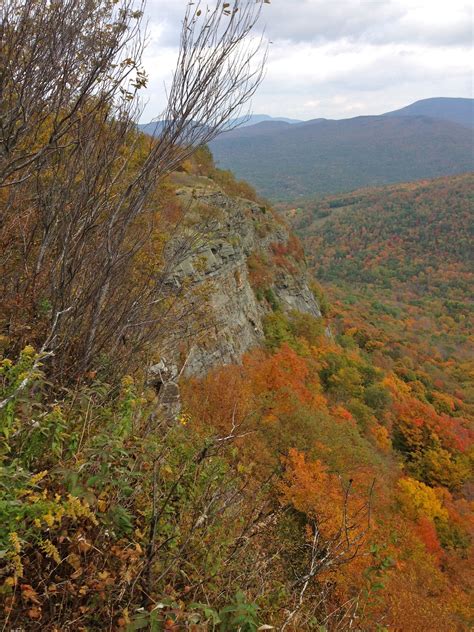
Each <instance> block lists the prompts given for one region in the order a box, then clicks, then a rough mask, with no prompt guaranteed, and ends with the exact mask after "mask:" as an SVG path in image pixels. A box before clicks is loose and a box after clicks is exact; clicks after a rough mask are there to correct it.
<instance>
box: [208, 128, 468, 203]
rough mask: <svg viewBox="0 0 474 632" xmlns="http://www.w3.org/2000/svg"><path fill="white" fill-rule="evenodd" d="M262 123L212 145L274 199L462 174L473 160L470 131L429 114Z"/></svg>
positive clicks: (228, 164)
mask: <svg viewBox="0 0 474 632" xmlns="http://www.w3.org/2000/svg"><path fill="white" fill-rule="evenodd" d="M259 127H260V126H253V127H249V128H246V129H245V130H236V131H235V132H230V133H228V134H225V135H222V136H221V137H219V138H218V139H216V140H215V141H213V143H212V145H211V146H212V151H213V153H214V154H215V156H216V159H217V162H218V164H219V165H220V166H222V167H225V168H230V169H232V170H233V171H235V173H236V174H237V176H238V177H240V178H243V179H246V180H248V181H249V182H250V183H251V184H253V185H254V186H255V187H256V188H257V190H258V191H259V193H261V194H263V195H265V196H267V197H269V198H270V199H294V198H295V197H297V196H305V197H307V196H310V195H314V194H327V193H331V192H342V191H350V190H354V189H356V188H359V187H362V186H378V185H383V184H389V183H392V182H401V181H410V180H417V179H420V178H432V177H437V176H442V175H451V174H456V173H464V172H467V171H470V170H472V168H473V164H474V161H473V132H472V131H470V130H466V128H465V127H463V126H461V125H459V124H457V123H452V122H449V121H441V120H438V119H433V118H429V117H424V116H406V117H405V116H400V117H390V116H365V117H357V118H353V119H347V120H341V121H330V120H324V119H317V120H315V121H309V122H306V123H300V124H297V125H291V126H287V127H286V128H282V127H280V126H278V127H275V128H274V131H273V130H271V129H269V128H268V127H267V128H266V133H265V134H262V133H260V130H259ZM253 131H256V132H257V131H258V132H259V133H254V134H252V132H253Z"/></svg>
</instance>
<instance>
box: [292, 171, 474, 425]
mask: <svg viewBox="0 0 474 632" xmlns="http://www.w3.org/2000/svg"><path fill="white" fill-rule="evenodd" d="M473 205H474V175H472V174H469V175H464V176H453V177H449V178H440V179H437V180H433V181H421V182H415V183H411V184H403V185H397V186H391V187H384V188H380V189H368V190H361V191H357V192H354V193H352V194H349V195H345V196H332V197H329V198H326V199H324V200H319V201H313V202H310V201H308V202H306V203H304V204H303V205H302V207H301V208H298V209H295V208H291V209H287V214H288V216H289V217H290V218H291V219H292V222H293V223H294V225H295V227H296V228H297V230H298V232H299V233H300V234H301V235H302V236H304V238H305V247H306V251H307V253H308V258H309V261H310V264H311V266H312V268H313V270H314V272H315V273H316V274H317V276H318V278H319V279H320V280H321V282H322V284H323V286H324V288H325V289H326V291H327V292H328V295H329V296H330V297H331V300H332V302H333V306H334V307H333V310H334V311H333V326H334V329H335V331H338V332H339V333H340V334H341V335H342V336H343V337H346V339H348V340H349V339H352V340H356V341H357V343H358V344H359V345H361V346H362V347H363V348H364V349H365V350H366V352H367V353H369V354H370V355H371V357H372V359H373V361H374V362H375V364H376V365H378V366H380V367H383V368H384V369H385V370H387V369H389V368H390V369H392V370H394V371H395V373H396V374H397V375H398V376H399V377H400V378H401V379H402V380H403V381H404V382H405V383H407V384H409V385H410V387H411V388H413V389H414V391H416V389H417V388H419V389H420V392H423V391H425V390H426V389H427V388H428V390H430V389H431V394H426V393H425V395H424V398H425V401H427V402H430V403H432V404H433V405H436V406H438V407H439V406H441V407H444V406H445V405H446V408H445V410H446V411H448V410H450V411H451V412H452V414H453V415H454V416H455V417H465V418H466V419H467V418H469V419H471V424H472V420H473V419H474V390H473V383H472V375H473V373H472V370H473V366H472V358H473V357H474V347H473V342H474V341H473V338H472V331H473V326H474V322H473V316H474V311H473V303H472V288H473V283H474V270H473V266H472V262H473V250H472V235H473V230H474V222H473V215H472V209H473ZM470 376H471V377H470ZM441 401H444V402H445V404H441ZM471 427H472V425H471Z"/></svg>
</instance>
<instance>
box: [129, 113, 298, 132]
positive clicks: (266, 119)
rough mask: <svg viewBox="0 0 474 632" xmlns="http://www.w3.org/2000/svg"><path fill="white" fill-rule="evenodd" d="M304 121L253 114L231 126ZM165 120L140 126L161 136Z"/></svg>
mask: <svg viewBox="0 0 474 632" xmlns="http://www.w3.org/2000/svg"><path fill="white" fill-rule="evenodd" d="M303 122H304V121H300V120H298V119H292V118H286V117H283V116H282V117H279V116H276V117H275V116H269V115H268V114H251V115H249V116H239V117H238V118H235V119H232V120H231V121H229V128H233V127H235V126H239V127H240V128H243V127H252V126H255V125H259V124H261V123H286V124H289V125H290V124H291V125H294V124H297V123H303ZM164 123H165V121H159V120H158V121H150V122H149V123H139V125H138V128H139V129H140V130H141V131H142V132H143V133H144V134H149V135H150V136H159V134H160V132H161V130H162V129H163V125H164Z"/></svg>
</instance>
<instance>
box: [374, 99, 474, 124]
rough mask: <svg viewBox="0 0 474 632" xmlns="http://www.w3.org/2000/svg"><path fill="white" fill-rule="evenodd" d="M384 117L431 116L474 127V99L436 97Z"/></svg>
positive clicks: (412, 104)
mask: <svg viewBox="0 0 474 632" xmlns="http://www.w3.org/2000/svg"><path fill="white" fill-rule="evenodd" d="M384 116H429V117H431V118H437V119H441V120H443V121H451V122H453V123H459V124H460V125H464V126H465V127H470V128H472V127H474V99H454V98H449V97H436V98H433V99H422V100H421V101H415V103H411V104H410V105H407V106H406V107H404V108H401V109H399V110H394V111H393V112H387V113H386V114H384Z"/></svg>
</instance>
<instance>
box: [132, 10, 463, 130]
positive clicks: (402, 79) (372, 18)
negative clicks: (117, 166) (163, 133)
mask: <svg viewBox="0 0 474 632" xmlns="http://www.w3.org/2000/svg"><path fill="white" fill-rule="evenodd" d="M188 1H189V0H148V1H147V5H146V10H145V15H146V19H147V20H148V45H147V49H146V52H145V57H144V64H145V69H146V71H147V73H148V77H149V83H148V89H147V92H146V95H145V99H146V105H145V108H144V111H143V115H142V118H141V120H142V122H147V121H149V120H151V119H153V118H155V117H159V115H160V113H161V112H162V111H163V109H164V106H165V99H166V96H165V95H166V86H169V84H170V82H171V77H172V73H173V69H174V66H175V63H176V58H177V54H178V48H177V45H178V42H179V32H180V28H181V21H182V17H183V15H184V11H185V8H186V5H187V3H188ZM203 4H205V3H203ZM259 28H262V29H263V28H264V29H265V38H266V40H267V42H268V45H269V56H268V61H267V67H266V76H265V79H264V81H263V83H262V84H261V86H260V87H259V89H258V92H257V94H256V95H255V96H254V98H253V100H252V104H251V111H252V112H253V113H254V114H269V115H271V116H286V117H291V118H296V119H302V120H308V119H313V118H319V117H324V118H335V119H340V118H349V117H352V116H359V115H362V114H381V113H383V112H388V111H391V110H395V109H398V108H399V107H403V106H405V105H408V104H409V103H412V102H414V101H417V100H419V99H425V98H429V97H473V96H474V95H473V64H472V58H473V28H474V22H473V6H472V3H471V2H470V0H468V1H465V0H271V4H265V5H264V7H263V11H262V17H261V22H260V25H259Z"/></svg>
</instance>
